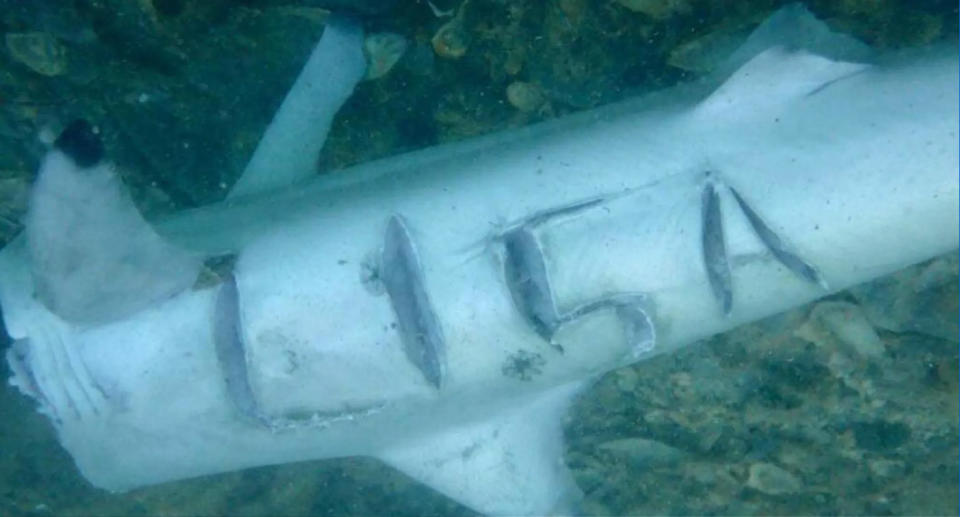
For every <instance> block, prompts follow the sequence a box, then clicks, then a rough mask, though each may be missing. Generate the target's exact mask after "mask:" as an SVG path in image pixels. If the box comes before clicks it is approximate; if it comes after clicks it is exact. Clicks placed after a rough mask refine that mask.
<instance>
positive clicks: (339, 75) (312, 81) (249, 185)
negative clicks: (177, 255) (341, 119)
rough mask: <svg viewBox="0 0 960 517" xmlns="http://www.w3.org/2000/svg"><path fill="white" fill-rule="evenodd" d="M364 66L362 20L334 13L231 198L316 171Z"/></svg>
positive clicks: (234, 188)
mask: <svg viewBox="0 0 960 517" xmlns="http://www.w3.org/2000/svg"><path fill="white" fill-rule="evenodd" d="M366 70H367V62H366V57H364V54H363V29H362V28H361V27H360V24H359V23H358V22H357V21H356V20H354V19H351V18H348V17H345V16H338V15H331V16H330V17H329V18H328V19H327V26H326V28H325V29H324V32H323V36H321V38H320V41H319V42H318V43H317V46H316V47H315V48H314V49H313V53H311V54H310V57H309V59H307V62H306V64H305V65H304V66H303V70H301V72H300V75H299V76H298V77H297V81H296V82H295V83H294V84H293V87H292V88H291V89H290V91H289V92H288V93H287V96H286V98H284V100H283V103H282V104H281V105H280V109H279V110H277V113H276V114H275V115H274V116H273V120H272V121H271V122H270V125H269V126H268V127H267V131H266V133H264V135H263V138H261V139H260V143H259V144H258V145H257V148H256V150H254V152H253V157H252V158H250V163H248V164H247V168H246V169H245V170H244V171H243V174H242V175H241V176H240V179H239V180H237V182H236V183H235V184H234V185H233V189H232V190H231V191H230V195H229V197H230V198H237V197H243V196H247V195H250V194H255V193H258V192H265V191H269V190H274V189H277V188H281V187H285V186H287V185H290V184H291V183H294V182H296V181H298V180H301V179H304V178H309V177H311V176H313V175H314V174H316V166H317V159H318V158H319V157H320V150H321V149H322V148H323V143H324V141H325V140H326V139H327V133H328V132H329V131H330V125H331V124H332V123H333V117H334V116H335V115H336V114H337V111H339V110H340V106H342V105H343V103H344V102H346V101H347V99H348V98H349V97H350V95H351V94H352V93H353V88H354V86H356V84H357V83H358V82H359V81H360V80H361V79H363V77H364V74H365V73H366Z"/></svg>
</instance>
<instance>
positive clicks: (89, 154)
mask: <svg viewBox="0 0 960 517" xmlns="http://www.w3.org/2000/svg"><path fill="white" fill-rule="evenodd" d="M54 145H55V146H56V148H57V149H59V150H60V151H62V152H63V153H64V154H66V155H67V156H69V157H70V159H72V160H73V161H74V163H76V164H77V166H78V167H92V166H94V165H96V164H98V163H100V160H102V159H103V143H102V142H101V141H100V137H99V136H97V133H96V132H95V131H94V130H93V126H91V125H90V123H89V122H87V121H86V120H83V119H77V120H74V121H73V122H71V123H70V125H69V126H67V128H66V129H64V130H63V132H62V133H60V136H59V137H57V141H56V142H55V143H54Z"/></svg>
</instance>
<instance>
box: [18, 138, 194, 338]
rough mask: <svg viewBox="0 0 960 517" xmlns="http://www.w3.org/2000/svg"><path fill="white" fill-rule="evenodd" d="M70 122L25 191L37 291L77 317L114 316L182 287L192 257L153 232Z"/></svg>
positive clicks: (95, 143)
mask: <svg viewBox="0 0 960 517" xmlns="http://www.w3.org/2000/svg"><path fill="white" fill-rule="evenodd" d="M102 158H103V147H102V145H101V144H100V140H99V138H98V137H97V135H96V134H95V132H94V131H93V129H92V128H91V126H90V125H89V124H87V123H86V122H83V121H77V122H74V123H73V124H71V125H70V126H69V127H68V128H67V129H66V130H65V131H64V132H63V133H62V134H61V136H60V138H58V139H57V142H56V146H55V147H54V149H52V150H51V151H50V152H49V153H48V154H47V156H46V158H44V160H43V164H42V165H41V167H40V172H39V174H38V176H37V181H36V183H34V185H33V189H32V190H31V193H30V204H29V209H28V212H27V218H26V236H27V242H28V246H29V251H30V258H31V266H32V272H33V279H34V288H35V291H36V295H37V296H38V297H39V298H40V300H41V301H42V302H43V303H44V304H45V305H46V306H47V308H48V309H50V310H51V311H52V312H53V313H55V314H57V315H58V316H60V317H62V318H64V319H67V320H70V321H74V322H79V323H102V322H106V321H111V320H114V319H118V318H121V317H123V316H126V315H128V314H132V313H134V312H137V311H139V310H140V309H143V308H144V307H146V306H147V305H150V304H152V303H154V302H157V301H160V300H162V299H164V298H167V297H169V296H172V295H173V294H175V293H177V292H179V291H181V290H183V289H186V288H189V287H190V286H191V285H192V283H193V282H194V280H195V279H196V276H197V272H198V271H199V269H200V263H201V262H200V259H199V257H195V256H192V255H190V254H188V253H186V252H185V251H183V250H180V249H178V248H176V247H174V246H173V245H171V244H168V243H167V242H165V241H164V240H163V239H161V238H160V236H159V235H157V233H156V232H154V230H153V228H151V227H150V225H149V223H147V222H146V221H145V220H144V219H143V217H142V216H141V215H140V212H139V211H138V210H137V208H136V206H134V204H133V201H132V200H131V199H130V197H129V195H128V194H127V193H126V191H125V190H124V189H123V186H122V184H121V182H120V179H119V178H118V177H117V174H116V171H115V170H114V169H113V167H112V166H111V165H110V164H107V163H105V162H103V160H102Z"/></svg>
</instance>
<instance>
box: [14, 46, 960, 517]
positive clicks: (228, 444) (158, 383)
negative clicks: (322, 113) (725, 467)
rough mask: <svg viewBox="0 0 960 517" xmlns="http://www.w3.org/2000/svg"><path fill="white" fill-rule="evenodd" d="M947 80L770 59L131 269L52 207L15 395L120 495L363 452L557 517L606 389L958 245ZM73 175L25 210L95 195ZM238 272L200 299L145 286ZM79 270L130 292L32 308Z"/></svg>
mask: <svg viewBox="0 0 960 517" xmlns="http://www.w3.org/2000/svg"><path fill="white" fill-rule="evenodd" d="M353 75H354V76H356V75H359V74H353ZM957 77H958V66H957V54H956V51H955V48H952V47H951V48H947V49H923V50H918V51H915V52H911V53H903V54H899V55H894V56H879V57H877V58H876V59H875V60H874V61H873V63H871V64H864V63H857V62H847V61H838V60H836V59H831V58H827V57H823V56H821V55H817V54H812V53H809V52H807V51H804V50H785V49H784V48H783V47H779V46H772V47H767V48H763V49H761V50H760V51H759V53H757V54H755V55H753V56H750V57H748V58H747V59H745V60H744V62H743V63H742V64H741V66H740V67H739V68H738V69H737V70H736V71H735V72H733V73H732V75H730V76H729V77H727V78H726V80H725V81H724V82H723V83H722V85H720V86H719V87H717V88H715V89H712V91H708V90H707V89H706V87H705V86H693V87H687V88H684V87H681V88H679V89H676V90H672V91H668V92H664V93H661V94H656V95H653V96H651V97H648V98H645V99H640V100H638V101H633V102H628V103H625V104H621V105H617V106H614V107H609V108H604V109H601V110H598V111H595V112H590V113H586V114H581V115H578V116H575V117H573V118H571V119H569V120H563V121H558V122H555V123H549V124H546V125H544V126H542V127H539V128H533V129H528V130H522V131H519V132H515V133H510V134H505V135H494V136H492V137H487V138H484V139H481V140H478V141H475V142H467V143H464V144H455V145H452V146H446V147H441V148H437V149H428V150H425V151H421V152H417V153H413V154H410V155H405V156H400V157H394V158H390V159H387V160H382V161H378V162H373V163H370V164H364V165H361V166H358V167H357V168H355V169H354V170H348V171H343V172H342V173H340V174H338V175H335V176H328V177H324V178H319V179H312V178H306V179H304V180H302V181H301V182H299V183H296V184H294V185H292V186H283V185H275V186H274V187H275V188H272V190H269V191H267V190H260V191H256V189H254V191H251V192H244V193H242V195H237V196H235V197H231V198H230V199H229V200H228V201H226V202H224V203H222V204H219V205H214V206H211V207H206V208H201V209H198V210H194V211H190V212H185V213H182V214H178V215H176V216H174V217H172V218H170V219H168V220H166V221H161V222H159V223H158V224H157V225H156V226H155V227H153V228H151V227H149V226H147V225H141V224H139V223H138V222H136V221H135V222H134V223H130V222H129V220H128V221H127V223H125V224H126V226H124V228H128V230H127V231H128V232H131V233H135V234H137V235H138V236H139V238H138V239H136V240H135V241H136V242H140V243H142V242H146V243H148V244H149V245H144V246H141V247H139V248H135V250H137V251H136V252H135V253H134V252H130V253H128V254H127V255H123V259H124V260H113V259H114V258H115V257H114V256H113V255H111V253H113V252H112V251H109V250H108V251H103V249H104V248H105V246H103V245H104V243H103V242H96V243H94V244H95V245H91V247H90V249H87V248H84V247H81V248H80V250H79V251H77V250H75V249H74V248H73V247H71V246H64V244H63V243H64V242H67V241H66V240H65V239H66V237H67V235H58V234H57V231H56V228H57V225H56V224H52V223H56V221H57V218H58V217H61V218H65V217H68V216H57V215H56V212H53V211H51V210H49V209H48V208H45V207H50V206H53V204H55V203H57V202H60V201H62V199H63V197H62V196H59V195H53V194H51V192H50V189H47V188H41V187H40V186H38V187H35V189H34V193H33V198H32V206H31V214H32V215H31V218H30V219H28V222H27V237H26V238H25V239H19V240H18V241H15V242H14V243H12V244H11V245H9V246H8V247H7V248H5V249H4V250H2V252H0V279H2V282H0V306H2V307H3V310H4V313H3V315H4V319H5V323H6V327H7V329H8V332H9V334H10V336H11V337H12V338H13V339H14V340H15V344H14V346H13V347H12V349H11V350H10V352H9V353H8V356H7V359H8V362H9V363H10V366H11V370H12V371H13V372H14V379H13V382H14V384H16V385H17V386H18V387H19V388H20V389H21V391H23V392H24V393H26V394H28V395H30V396H32V397H34V398H35V399H36V400H37V401H38V403H39V405H40V409H41V411H42V412H44V413H46V414H47V415H48V416H49V417H50V418H51V421H52V422H53V424H54V426H55V427H56V429H57V432H58V435H59V438H60V441H61V443H62V444H63V446H64V447H65V448H66V449H67V450H68V451H69V452H70V453H71V455H72V456H73V457H74V459H75V461H76V463H77V465H78V467H79V468H80V470H81V471H82V473H83V474H84V476H85V477H86V478H87V479H88V480H90V481H91V483H93V484H94V485H96V486H99V487H102V488H105V489H108V490H128V489H132V488H136V487H139V486H145V485H149V484H154V483H161V482H165V481H170V480H175V479H182V478H188V477H193V476H201V475H205V474H211V473H216V472H223V471H229V470H236V469H243V468H248V467H254V466H259V465H267V464H278V463H285V462H293V461H303V460H307V459H318V458H330V457H343V456H354V455H367V456H374V457H377V458H380V459H381V460H383V461H385V462H386V463H388V464H390V465H392V466H394V467H396V468H397V469H399V470H401V471H404V472H406V473H407V474H409V475H411V476H412V477H414V478H416V479H419V480H420V481H422V482H424V483H425V484H427V485H429V486H431V487H433V488H434V489H436V490H438V491H439V492H441V493H443V494H445V495H447V496H449V497H451V498H453V499H455V500H457V501H459V502H461V503H463V504H465V505H467V506H469V507H471V508H474V509H476V510H478V511H480V512H482V513H487V514H503V515H507V514H510V515H540V514H547V513H551V512H564V511H569V509H570V508H572V505H573V503H574V501H575V499H576V492H577V491H576V487H575V485H574V484H573V482H572V480H571V478H570V476H569V474H568V472H567V470H566V468H565V466H564V465H563V464H562V458H561V456H562V451H563V444H562V436H561V427H560V426H561V421H562V418H563V416H564V414H565V411H566V408H567V406H568V405H569V403H570V402H571V401H572V399H573V398H574V397H575V396H576V395H577V394H578V393H579V392H580V391H582V390H583V389H584V388H585V387H587V386H588V385H589V384H590V383H591V382H592V381H593V380H595V379H596V378H597V377H598V376H599V375H601V374H603V373H604V372H607V371H609V370H611V369H614V368H617V367H620V366H624V365H628V364H631V363H633V362H636V361H640V360H644V359H646V358H649V357H653V356H655V355H657V354H662V353H669V352H670V351H672V350H676V349H677V348H678V347H681V346H684V345H687V344H689V343H692V342H694V341H696V340H698V339H701V338H704V337H707V336H710V335H713V334H716V333H718V332H722V331H725V330H728V329H731V328H733V327H735V326H737V325H740V324H742V323H745V322H749V321H754V320H757V319H760V318H763V317H766V316H769V315H771V314H775V313H778V312H781V311H784V310H787V309H789V308H792V307H795V306H798V305H801V304H804V303H808V302H810V301H812V300H814V299H817V298H819V297H822V296H824V295H826V294H829V293H831V292H835V291H837V290H842V289H844V288H847V287H849V286H852V285H854V284H857V283H860V282H863V281H866V280H869V279H872V278H876V277H878V276H881V275H884V274H887V273H890V272H893V271H895V270H898V269H900V268H903V267H905V266H907V265H910V264H914V263H917V262H919V261H922V260H925V259H928V258H931V257H934V256H937V255H940V254H942V253H945V252H948V251H950V250H953V249H956V248H957V246H958V237H957V235H958V220H957V212H958V184H957V183H958V182H957V178H956V172H957V170H958V151H957V147H958V146H957V125H958V105H957V92H958V79H957ZM338 102H339V101H338ZM285 104H287V103H285ZM291 104H296V103H295V102H291ZM291 109H295V107H294V108H291ZM282 119H283V117H282V116H280V117H278V118H276V119H275V120H282ZM268 133H269V132H268ZM274 133H280V134H283V133H284V131H277V132H274ZM81 136H83V138H81V140H84V139H85V138H86V136H87V135H85V134H81ZM286 138H295V137H289V136H288V137H286ZM70 141H71V140H66V142H70ZM299 144H300V143H299V142H290V141H288V140H285V139H280V140H279V141H276V142H273V143H271V144H270V145H271V146H277V148H278V149H279V151H278V152H279V153H280V154H281V155H282V154H283V151H284V149H289V148H298V147H296V146H298V145H299ZM301 147H302V146H301ZM258 153H260V150H259V149H258ZM269 153H270V150H269V149H267V150H264V151H263V152H262V153H261V155H263V154H267V155H269ZM76 154H77V153H76V152H75V150H71V146H70V145H58V147H57V148H55V149H54V150H52V151H51V152H50V155H49V156H48V157H47V159H46V160H45V162H44V164H43V166H42V167H41V171H40V178H41V180H40V182H41V183H38V185H43V184H54V185H58V184H59V183H57V181H56V180H57V178H64V181H65V182H67V184H69V181H81V182H82V181H83V180H84V178H106V177H109V174H110V173H111V170H112V169H111V168H110V166H109V164H107V163H106V162H103V161H100V160H97V161H95V163H88V160H78V159H77V158H76ZM256 170H261V171H262V170H265V169H264V168H262V167H260V166H258V167H257V168H256ZM262 174H266V173H262ZM307 174H308V173H307V172H304V176H306V175H307ZM284 178H285V180H284V182H289V181H290V174H287V173H285V174H284ZM104 181H105V180H104ZM42 182H46V183H42ZM245 184H247V185H262V184H263V182H262V178H253V179H252V180H247V181H245ZM56 192H57V191H54V194H55V193H56ZM97 192H100V191H97ZM108 194H109V195H110V196H112V197H110V199H109V201H111V203H94V205H95V206H101V205H103V206H108V205H109V206H127V201H125V200H124V199H125V198H123V193H122V192H119V193H118V192H117V191H116V190H111V191H110V193H108ZM92 195H93V194H92ZM96 195H99V194H96ZM89 201H90V200H89V199H86V200H81V201H78V202H77V203H76V204H77V205H82V206H89V205H91V203H90V202H89ZM71 206H72V205H71ZM121 212H122V213H124V214H127V211H126V210H123V211H121ZM84 213H85V212H84V211H83V210H79V209H78V210H76V211H73V212H68V214H70V215H69V217H74V218H78V219H79V220H80V221H81V222H82V220H84V218H85V217H86V216H84ZM77 214H79V215H77ZM45 215H49V216H50V217H51V218H52V219H53V220H52V221H48V220H46V219H44V217H43V216H45ZM101 215H102V214H99V213H95V214H92V215H91V216H90V219H91V220H95V221H98V222H100V223H101V224H107V223H104V222H103V221H104V218H103V217H100V216H101ZM127 217H128V218H129V217H133V216H130V215H129V214H127ZM31 221H41V222H43V224H41V222H31ZM64 231H66V230H64ZM153 232H156V233H153ZM158 235H159V236H162V237H163V238H164V239H165V244H164V245H160V244H157V242H158V241H157V240H156V238H155V237H156V236H158ZM70 242H72V241H70ZM170 247H176V248H177V249H176V250H171V249H170ZM68 251H69V252H71V253H76V257H74V259H75V261H74V260H72V261H68V262H69V263H70V264H74V263H75V262H76V263H79V266H77V267H75V268H69V267H61V266H58V267H56V268H51V267H48V266H46V265H45V264H46V263H47V262H40V261H38V260H37V259H38V257H47V256H50V255H52V256H54V258H56V257H59V256H60V255H59V254H61V253H66V252H68ZM121 251H122V250H121ZM128 251H129V250H128ZM118 253H119V252H118ZM104 254H105V256H104ZM223 254H232V255H235V257H236V258H235V263H234V266H233V268H232V271H231V272H230V273H229V274H226V275H224V276H223V277H222V278H221V281H220V282H219V283H217V284H216V285H214V286H207V287H193V288H185V289H184V288H181V289H179V290H178V291H177V292H175V293H174V294H172V295H171V294H170V293H169V290H170V289H169V286H170V285H179V284H178V282H179V280H178V282H172V281H171V280H169V278H162V279H160V281H156V282H154V281H152V280H150V277H149V276H147V277H146V279H144V277H143V276H141V275H136V274H134V273H136V272H137V271H139V269H138V267H139V266H138V265H142V267H143V268H152V267H154V266H153V265H154V264H156V263H157V259H158V257H160V258H162V257H165V256H173V257H176V259H177V260H176V264H178V265H183V267H178V268H176V275H175V278H176V279H180V278H182V277H183V273H182V269H183V268H189V267H190V264H193V263H194V262H192V257H193V258H195V257H204V258H206V257H212V256H218V255H223ZM91 255H92V258H88V257H90V256H91ZM54 262H55V263H57V264H59V262H56V261H54ZM85 262H87V263H90V264H94V265H93V266H89V267H90V268H94V269H96V268H100V267H102V264H113V263H115V262H116V263H122V264H123V265H124V267H126V266H130V267H131V268H132V272H127V276H130V277H135V278H136V280H137V281H136V282H131V283H129V284H123V285H120V286H118V287H116V289H113V290H104V291H103V292H102V293H99V292H98V291H97V287H96V283H95V282H74V283H71V284H69V285H79V286H81V287H77V288H75V289H74V292H69V293H66V294H59V293H58V291H57V290H53V292H52V293H51V294H47V295H43V294H41V295H40V296H39V297H38V296H34V292H35V290H36V285H35V284H36V282H37V279H38V278H41V279H43V281H44V282H45V283H46V284H49V283H56V280H57V278H58V275H61V276H65V279H69V280H75V278H74V277H73V276H71V275H75V274H78V273H76V272H77V271H80V272H81V273H79V274H80V275H81V278H80V280H85V279H86V278H84V277H83V275H84V273H82V271H84V264H85ZM131 263H132V265H130V264H131ZM171 275H172V274H171ZM122 278H126V277H122ZM143 282H146V283H147V284H150V285H153V286H156V285H159V286H160V287H156V288H153V289H146V288H144V287H143V286H142V283H143ZM125 286H126V290H124V287H125ZM76 290H80V294H81V295H83V296H78V294H77V292H76ZM116 291H120V294H116ZM131 291H132V292H134V293H136V292H141V291H142V292H146V293H148V296H146V297H145V298H143V299H142V300H141V302H140V305H138V306H136V307H135V308H133V309H131V308H129V304H127V303H124V304H123V305H124V307H123V308H122V309H118V308H116V307H115V305H116V304H118V303H120V302H119V301H123V300H127V299H128V298H127V297H128V296H129V294H130V292H131ZM68 295H69V296H68ZM100 295H102V296H100ZM102 298H105V299H102ZM77 299H79V301H76V300H77ZM118 300H119V301H118ZM84 303H86V304H89V305H91V306H93V307H92V308H87V309H88V310H87V311H85V312H81V313H80V314H82V315H83V316H86V315H92V316H91V317H76V316H75V314H77V312H76V311H75V310H74V309H77V307H75V306H73V307H72V306H71V305H70V304H74V305H76V304H80V305H82V304H84ZM131 310H132V311H133V312H132V313H131ZM111 314H114V317H113V318H112V319H111V318H110V315H111Z"/></svg>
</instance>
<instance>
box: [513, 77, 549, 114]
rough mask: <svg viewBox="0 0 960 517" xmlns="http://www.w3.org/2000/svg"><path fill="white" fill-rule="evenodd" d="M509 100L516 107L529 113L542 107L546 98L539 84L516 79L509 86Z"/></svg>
mask: <svg viewBox="0 0 960 517" xmlns="http://www.w3.org/2000/svg"><path fill="white" fill-rule="evenodd" d="M507 101H509V102H510V105H511V106H513V107H514V108H517V109H518V110H520V111H523V112H528V113H529V112H531V111H536V110H538V109H540V108H541V107H542V106H543V103H544V102H545V101H546V99H545V98H544V96H543V92H542V91H541V90H540V88H539V87H538V86H537V85H535V84H532V83H527V82H524V81H514V82H512V83H510V86H507Z"/></svg>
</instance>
